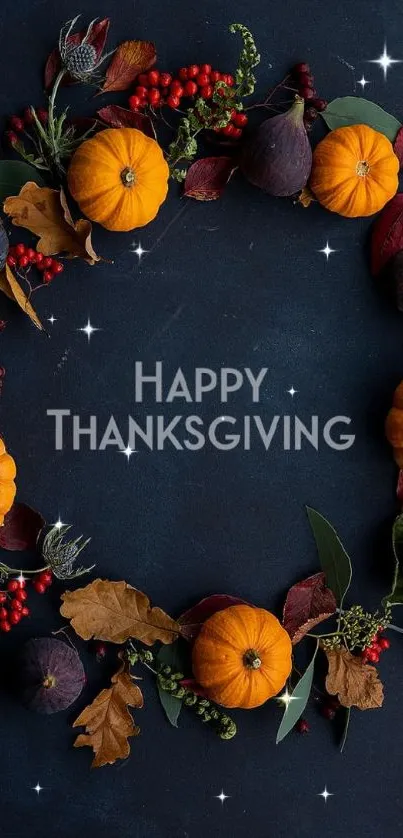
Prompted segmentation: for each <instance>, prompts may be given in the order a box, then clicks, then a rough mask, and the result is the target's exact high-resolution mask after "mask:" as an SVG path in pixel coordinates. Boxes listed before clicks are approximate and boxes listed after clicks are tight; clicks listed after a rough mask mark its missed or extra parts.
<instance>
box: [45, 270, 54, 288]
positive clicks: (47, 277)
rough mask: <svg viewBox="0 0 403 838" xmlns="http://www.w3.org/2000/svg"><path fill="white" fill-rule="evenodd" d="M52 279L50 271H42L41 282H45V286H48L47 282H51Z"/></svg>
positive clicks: (52, 274) (52, 275)
mask: <svg viewBox="0 0 403 838" xmlns="http://www.w3.org/2000/svg"><path fill="white" fill-rule="evenodd" d="M53 277H54V273H53V272H52V271H44V272H43V281H44V282H46V284H47V285H48V283H49V282H52V279H53Z"/></svg>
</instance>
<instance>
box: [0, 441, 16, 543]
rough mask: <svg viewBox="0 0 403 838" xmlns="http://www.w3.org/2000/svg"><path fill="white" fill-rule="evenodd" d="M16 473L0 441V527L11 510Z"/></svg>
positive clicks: (12, 461)
mask: <svg viewBox="0 0 403 838" xmlns="http://www.w3.org/2000/svg"><path fill="white" fill-rule="evenodd" d="M16 473H17V470H16V467H15V462H14V460H13V458H12V457H11V456H10V454H7V451H6V446H5V445H4V442H3V440H2V439H0V526H1V527H2V526H3V524H4V516H5V515H7V512H8V511H9V509H11V507H12V505H13V503H14V498H15V492H16V485H15V483H14V478H15V475H16Z"/></svg>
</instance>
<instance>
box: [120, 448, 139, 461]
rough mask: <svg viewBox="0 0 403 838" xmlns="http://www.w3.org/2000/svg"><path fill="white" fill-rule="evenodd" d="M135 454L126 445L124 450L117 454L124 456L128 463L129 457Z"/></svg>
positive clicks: (132, 449)
mask: <svg viewBox="0 0 403 838" xmlns="http://www.w3.org/2000/svg"><path fill="white" fill-rule="evenodd" d="M135 453H136V452H135V450H134V448H130V445H127V446H126V448H123V449H121V450H120V451H119V454H125V456H126V457H127V462H129V460H130V457H131V456H132V454H135Z"/></svg>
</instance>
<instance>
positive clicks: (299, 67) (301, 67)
mask: <svg viewBox="0 0 403 838" xmlns="http://www.w3.org/2000/svg"><path fill="white" fill-rule="evenodd" d="M292 71H293V73H298V74H300V73H310V72H311V68H310V66H309V64H306V63H305V62H304V61H303V62H301V63H300V64H295V66H294V67H293V68H292Z"/></svg>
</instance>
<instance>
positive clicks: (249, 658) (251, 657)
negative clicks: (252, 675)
mask: <svg viewBox="0 0 403 838" xmlns="http://www.w3.org/2000/svg"><path fill="white" fill-rule="evenodd" d="M243 663H244V666H246V668H247V669H260V667H261V665H262V661H261V659H260V658H259V655H258V653H257V652H256V650H255V649H248V651H247V652H245V654H244V656H243Z"/></svg>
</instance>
